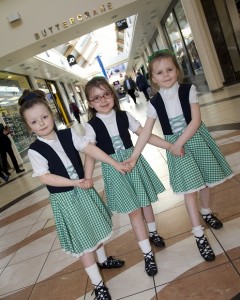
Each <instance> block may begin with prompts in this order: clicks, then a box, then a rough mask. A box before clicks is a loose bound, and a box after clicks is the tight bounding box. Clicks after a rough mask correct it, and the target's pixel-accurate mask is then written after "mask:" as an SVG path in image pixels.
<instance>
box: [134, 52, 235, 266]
mask: <svg viewBox="0 0 240 300" xmlns="http://www.w3.org/2000/svg"><path fill="white" fill-rule="evenodd" d="M148 70H149V78H150V81H151V84H152V86H153V87H155V88H156V90H157V91H158V92H157V93H156V94H155V95H154V96H153V97H152V98H151V100H150V101H149V103H148V108H147V120H146V123H145V125H144V129H143V131H142V133H141V135H140V137H139V138H138V141H137V144H136V147H135V150H134V152H133V154H132V161H131V160H128V161H129V162H130V161H131V164H132V166H134V164H135V162H136V161H137V159H138V157H139V155H140V153H141V151H142V150H143V148H144V146H145V145H146V143H147V142H148V140H149V138H150V136H151V132H152V129H153V126H154V123H155V121H156V119H157V118H158V119H159V121H160V123H161V127H162V130H163V133H164V136H165V140H166V141H168V142H169V143H170V144H171V146H170V147H169V148H168V151H167V161H168V168H169V177H170V184H171V187H172V189H173V192H174V193H176V194H183V195H184V200H185V205H186V208H187V211H188V214H189V217H190V221H191V223H192V233H193V234H194V236H195V239H196V243H197V246H198V249H199V251H200V254H201V256H202V257H203V258H204V259H205V260H206V261H212V260H214V259H215V255H214V252H213V250H212V248H211V247H210V245H209V243H208V241H207V238H206V236H205V235H204V231H203V227H202V226H201V223H200V218H199V213H198V206H197V194H198V192H199V194H200V198H201V206H202V207H201V216H202V218H203V220H204V221H205V223H206V224H208V225H209V226H211V227H212V228H214V229H219V228H221V227H222V226H223V224H222V222H221V221H220V220H219V219H218V218H217V217H216V216H215V215H214V214H213V213H212V210H211V208H210V189H209V188H210V187H213V186H215V185H217V184H220V183H222V182H223V181H225V180H226V179H227V178H230V177H232V176H233V172H232V170H231V168H230V166H229V165H228V163H227V162H226V160H225V158H224V156H223V155H222V153H221V151H220V150H219V148H218V146H217V145H216V143H215V141H214V140H213V138H212V136H211V135H210V133H209V131H208V130H207V128H206V126H205V125H204V124H203V123H202V121H201V113H200V108H199V104H198V99H197V91H196V87H195V86H194V85H191V84H181V83H180V81H181V69H180V67H179V65H178V63H177V60H176V57H175V56H174V54H173V53H172V52H170V51H169V50H160V51H157V52H156V53H154V54H153V55H152V56H151V57H150V58H149V66H148ZM158 143H159V145H158V147H161V144H162V139H161V138H159V142H158ZM181 153H182V154H183V153H184V155H181Z"/></svg>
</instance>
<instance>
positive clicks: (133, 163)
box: [124, 156, 137, 169]
mask: <svg viewBox="0 0 240 300" xmlns="http://www.w3.org/2000/svg"><path fill="white" fill-rule="evenodd" d="M124 163H125V164H130V166H131V168H132V169H133V168H134V167H135V165H136V163H137V158H134V157H132V156H130V157H129V158H128V159H126V160H125V161H124Z"/></svg>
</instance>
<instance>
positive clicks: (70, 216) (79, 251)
mask: <svg viewBox="0 0 240 300" xmlns="http://www.w3.org/2000/svg"><path fill="white" fill-rule="evenodd" d="M50 202H51V206H52V210H53V215H54V218H55V224H56V229H57V234H58V238H59V241H60V244H61V246H62V248H63V249H64V250H65V251H66V252H69V253H71V254H73V255H75V256H77V257H79V256H81V255H83V254H85V253H87V252H92V251H93V250H95V249H96V248H97V247H98V246H99V245H100V244H101V243H102V242H104V241H106V240H107V239H108V238H110V236H111V234H112V220H111V216H112V214H111V212H110V210H109V209H108V208H107V206H106V205H105V203H104V202H103V201H102V200H101V198H100V197H99V195H98V193H97V192H96V191H95V190H94V189H89V190H83V189H80V188H74V189H73V190H71V191H67V192H63V193H54V194H50Z"/></svg>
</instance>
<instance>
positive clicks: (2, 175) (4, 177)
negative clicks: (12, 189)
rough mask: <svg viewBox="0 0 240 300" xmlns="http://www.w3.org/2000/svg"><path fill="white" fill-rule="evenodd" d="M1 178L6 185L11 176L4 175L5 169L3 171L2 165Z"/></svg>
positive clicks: (0, 167)
mask: <svg viewBox="0 0 240 300" xmlns="http://www.w3.org/2000/svg"><path fill="white" fill-rule="evenodd" d="M0 177H1V178H2V179H3V180H4V181H5V182H6V183H7V182H8V179H9V176H8V175H6V174H4V173H3V169H2V166H1V164H0Z"/></svg>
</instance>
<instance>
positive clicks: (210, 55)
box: [181, 0, 224, 92]
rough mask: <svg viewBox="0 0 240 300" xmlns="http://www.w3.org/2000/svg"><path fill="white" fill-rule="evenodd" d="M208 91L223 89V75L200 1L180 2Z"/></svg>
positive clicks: (183, 0)
mask: <svg viewBox="0 0 240 300" xmlns="http://www.w3.org/2000/svg"><path fill="white" fill-rule="evenodd" d="M181 2H182V5H183V8H184V11H185V14H186V17H187V19H188V21H189V24H190V27H191V30H192V34H193V38H194V42H195V44H196V47H197V50H198V54H199V57H200V60H201V63H202V66H203V70H204V74H205V77H206V80H207V83H208V86H209V89H210V91H212V92H215V91H218V90H221V89H222V88H223V81H224V78H223V74H222V70H221V67H220V64H219V61H218V58H217V54H216V51H215V47H214V44H213V41H212V38H211V35H210V32H209V28H208V25H207V22H206V19H205V16H204V12H203V9H202V5H201V2H200V0H191V1H189V0H181Z"/></svg>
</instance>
